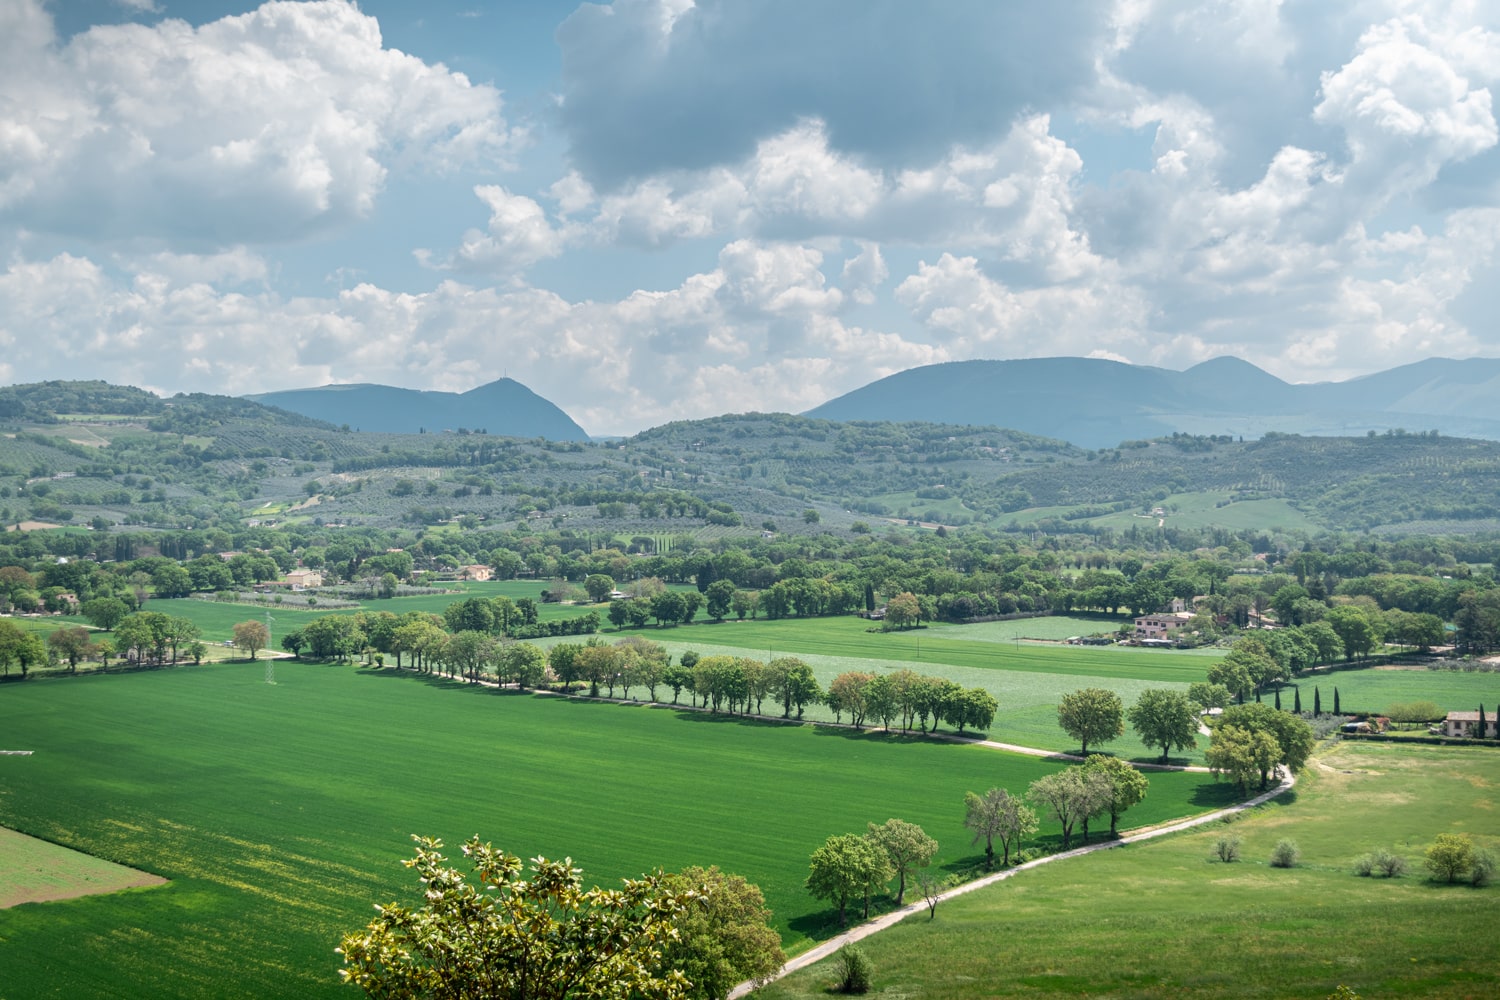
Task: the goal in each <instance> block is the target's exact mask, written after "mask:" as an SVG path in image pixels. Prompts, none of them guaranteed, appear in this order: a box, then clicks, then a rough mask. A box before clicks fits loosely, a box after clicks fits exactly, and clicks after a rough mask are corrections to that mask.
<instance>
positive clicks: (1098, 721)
mask: <svg viewBox="0 0 1500 1000" xmlns="http://www.w3.org/2000/svg"><path fill="white" fill-rule="evenodd" d="M1057 722H1058V725H1060V726H1062V728H1063V731H1064V732H1065V733H1067V734H1068V735H1069V736H1071V737H1073V738H1074V739H1075V740H1078V741H1079V742H1080V743H1082V744H1083V752H1084V753H1088V752H1089V744H1090V743H1095V744H1098V743H1108V742H1109V741H1110V740H1112V739H1114V738H1115V737H1117V736H1119V735H1120V734H1122V733H1124V732H1125V708H1124V706H1123V705H1121V704H1120V696H1119V695H1117V694H1115V693H1114V692H1113V691H1109V690H1106V689H1104V688H1082V689H1080V690H1078V691H1074V692H1072V693H1071V694H1065V695H1063V696H1062V701H1061V702H1059V703H1058V706H1057Z"/></svg>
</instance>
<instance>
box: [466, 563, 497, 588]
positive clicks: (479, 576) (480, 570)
mask: <svg viewBox="0 0 1500 1000" xmlns="http://www.w3.org/2000/svg"><path fill="white" fill-rule="evenodd" d="M494 575H495V571H494V570H492V569H490V568H489V567H488V566H485V565H482V564H480V563H475V564H474V565H472V566H460V567H459V568H458V578H459V579H460V580H475V581H478V582H480V583H483V582H484V581H486V580H488V579H490V578H491V577H492V576H494Z"/></svg>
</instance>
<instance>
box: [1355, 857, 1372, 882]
mask: <svg viewBox="0 0 1500 1000" xmlns="http://www.w3.org/2000/svg"><path fill="white" fill-rule="evenodd" d="M1354 874H1356V875H1358V876H1359V877H1360V878H1369V877H1370V876H1371V875H1373V874H1375V855H1374V854H1361V855H1360V856H1359V857H1357V858H1355V859H1354Z"/></svg>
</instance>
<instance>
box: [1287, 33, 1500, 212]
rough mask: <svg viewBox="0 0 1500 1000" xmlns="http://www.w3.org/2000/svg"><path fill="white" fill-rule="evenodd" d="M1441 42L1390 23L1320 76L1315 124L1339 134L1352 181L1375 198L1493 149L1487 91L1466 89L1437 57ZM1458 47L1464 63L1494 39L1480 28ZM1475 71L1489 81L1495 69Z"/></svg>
mask: <svg viewBox="0 0 1500 1000" xmlns="http://www.w3.org/2000/svg"><path fill="white" fill-rule="evenodd" d="M1444 41H1445V40H1444V39H1442V38H1440V37H1435V36H1434V35H1433V34H1432V33H1430V32H1429V31H1428V30H1427V28H1426V26H1425V24H1424V23H1423V21H1422V19H1421V18H1420V17H1416V16H1412V17H1408V18H1406V19H1402V20H1392V21H1388V22H1386V23H1385V24H1380V25H1376V26H1374V27H1372V28H1370V29H1369V30H1368V31H1366V32H1365V33H1364V35H1363V36H1362V37H1361V38H1360V40H1359V53H1358V54H1357V55H1356V56H1355V57H1354V58H1353V59H1351V60H1350V61H1349V62H1348V63H1346V64H1345V65H1344V66H1342V67H1341V68H1340V69H1338V70H1337V71H1336V72H1325V73H1324V74H1323V79H1322V100H1321V101H1320V102H1319V103H1318V105H1317V107H1316V108H1314V109H1313V117H1314V118H1315V119H1316V120H1318V121H1320V122H1324V123H1327V124H1331V125H1337V126H1339V127H1340V128H1341V129H1342V130H1343V132H1344V134H1345V136H1346V139H1347V142H1348V146H1349V156H1350V161H1351V163H1350V172H1351V182H1352V183H1358V184H1359V185H1360V187H1362V188H1363V187H1373V188H1374V189H1375V190H1374V191H1373V192H1372V195H1373V197H1375V198H1376V199H1383V198H1387V197H1390V196H1391V195H1393V194H1397V193H1404V192H1407V191H1411V190H1414V189H1416V188H1418V187H1421V186H1423V185H1425V184H1427V183H1428V182H1430V181H1432V180H1433V178H1434V177H1436V176H1437V172H1438V171H1439V170H1440V169H1441V168H1442V167H1443V165H1444V164H1446V163H1448V162H1450V161H1457V160H1463V159H1467V158H1468V157H1470V156H1473V155H1474V154H1476V153H1479V152H1480V151H1482V150H1485V149H1489V148H1490V147H1492V146H1494V145H1495V142H1496V138H1497V134H1496V126H1495V117H1494V114H1493V110H1492V107H1491V104H1492V102H1491V95H1490V92H1489V90H1488V89H1487V88H1485V87H1475V86H1472V85H1471V81H1470V80H1469V79H1468V77H1467V76H1466V75H1465V74H1464V72H1462V71H1461V70H1460V69H1459V68H1457V67H1455V65H1454V63H1453V62H1452V61H1450V60H1449V59H1448V58H1447V57H1446V56H1445V54H1444V53H1443V51H1442V49H1443V47H1444ZM1459 41H1460V42H1462V43H1463V44H1462V45H1461V46H1460V51H1461V56H1462V58H1461V62H1463V63H1472V61H1473V60H1474V58H1475V56H1474V52H1475V50H1476V49H1477V50H1480V51H1483V50H1485V49H1490V50H1493V48H1494V41H1493V36H1490V35H1489V33H1487V32H1481V31H1479V30H1478V29H1475V31H1474V32H1465V33H1464V34H1463V35H1462V36H1461V37H1460V39H1459ZM1486 42H1487V43H1486ZM1466 68H1467V69H1470V70H1479V69H1480V68H1479V67H1477V66H1472V65H1470V66H1467V67H1466ZM1481 72H1483V74H1484V76H1485V77H1487V78H1489V79H1494V78H1495V77H1496V76H1497V75H1500V66H1497V65H1494V64H1491V65H1490V66H1489V67H1488V68H1487V69H1485V70H1481Z"/></svg>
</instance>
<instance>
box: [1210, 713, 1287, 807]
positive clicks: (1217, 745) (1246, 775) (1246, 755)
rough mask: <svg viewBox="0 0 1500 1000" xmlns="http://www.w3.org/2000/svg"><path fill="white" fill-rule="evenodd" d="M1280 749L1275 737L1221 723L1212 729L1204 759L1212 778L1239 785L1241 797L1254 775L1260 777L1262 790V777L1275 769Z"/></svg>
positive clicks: (1263, 782) (1263, 778) (1247, 789)
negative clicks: (1211, 736) (1212, 733)
mask: <svg viewBox="0 0 1500 1000" xmlns="http://www.w3.org/2000/svg"><path fill="white" fill-rule="evenodd" d="M1280 750H1281V748H1280V747H1279V746H1278V745H1277V743H1276V738H1275V737H1274V736H1272V735H1271V734H1270V733H1267V732H1253V731H1251V730H1249V729H1245V728H1242V727H1240V726H1236V725H1232V724H1229V725H1226V724H1225V723H1223V722H1221V723H1220V724H1219V725H1217V726H1215V727H1214V735H1213V738H1212V739H1211V740H1209V743H1208V750H1207V751H1206V752H1205V753H1204V758H1205V759H1206V760H1207V761H1208V766H1209V769H1210V770H1211V771H1213V773H1214V777H1215V778H1218V777H1219V776H1220V775H1224V776H1227V777H1228V778H1229V779H1230V780H1231V781H1233V782H1234V783H1235V784H1236V785H1238V786H1239V789H1240V794H1241V795H1244V794H1246V793H1247V792H1248V791H1249V788H1250V781H1251V780H1252V779H1253V778H1254V777H1255V776H1256V775H1261V785H1262V787H1264V785H1265V775H1266V774H1267V773H1269V771H1270V769H1271V768H1273V767H1275V765H1276V758H1277V756H1278V755H1279V753H1280Z"/></svg>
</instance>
